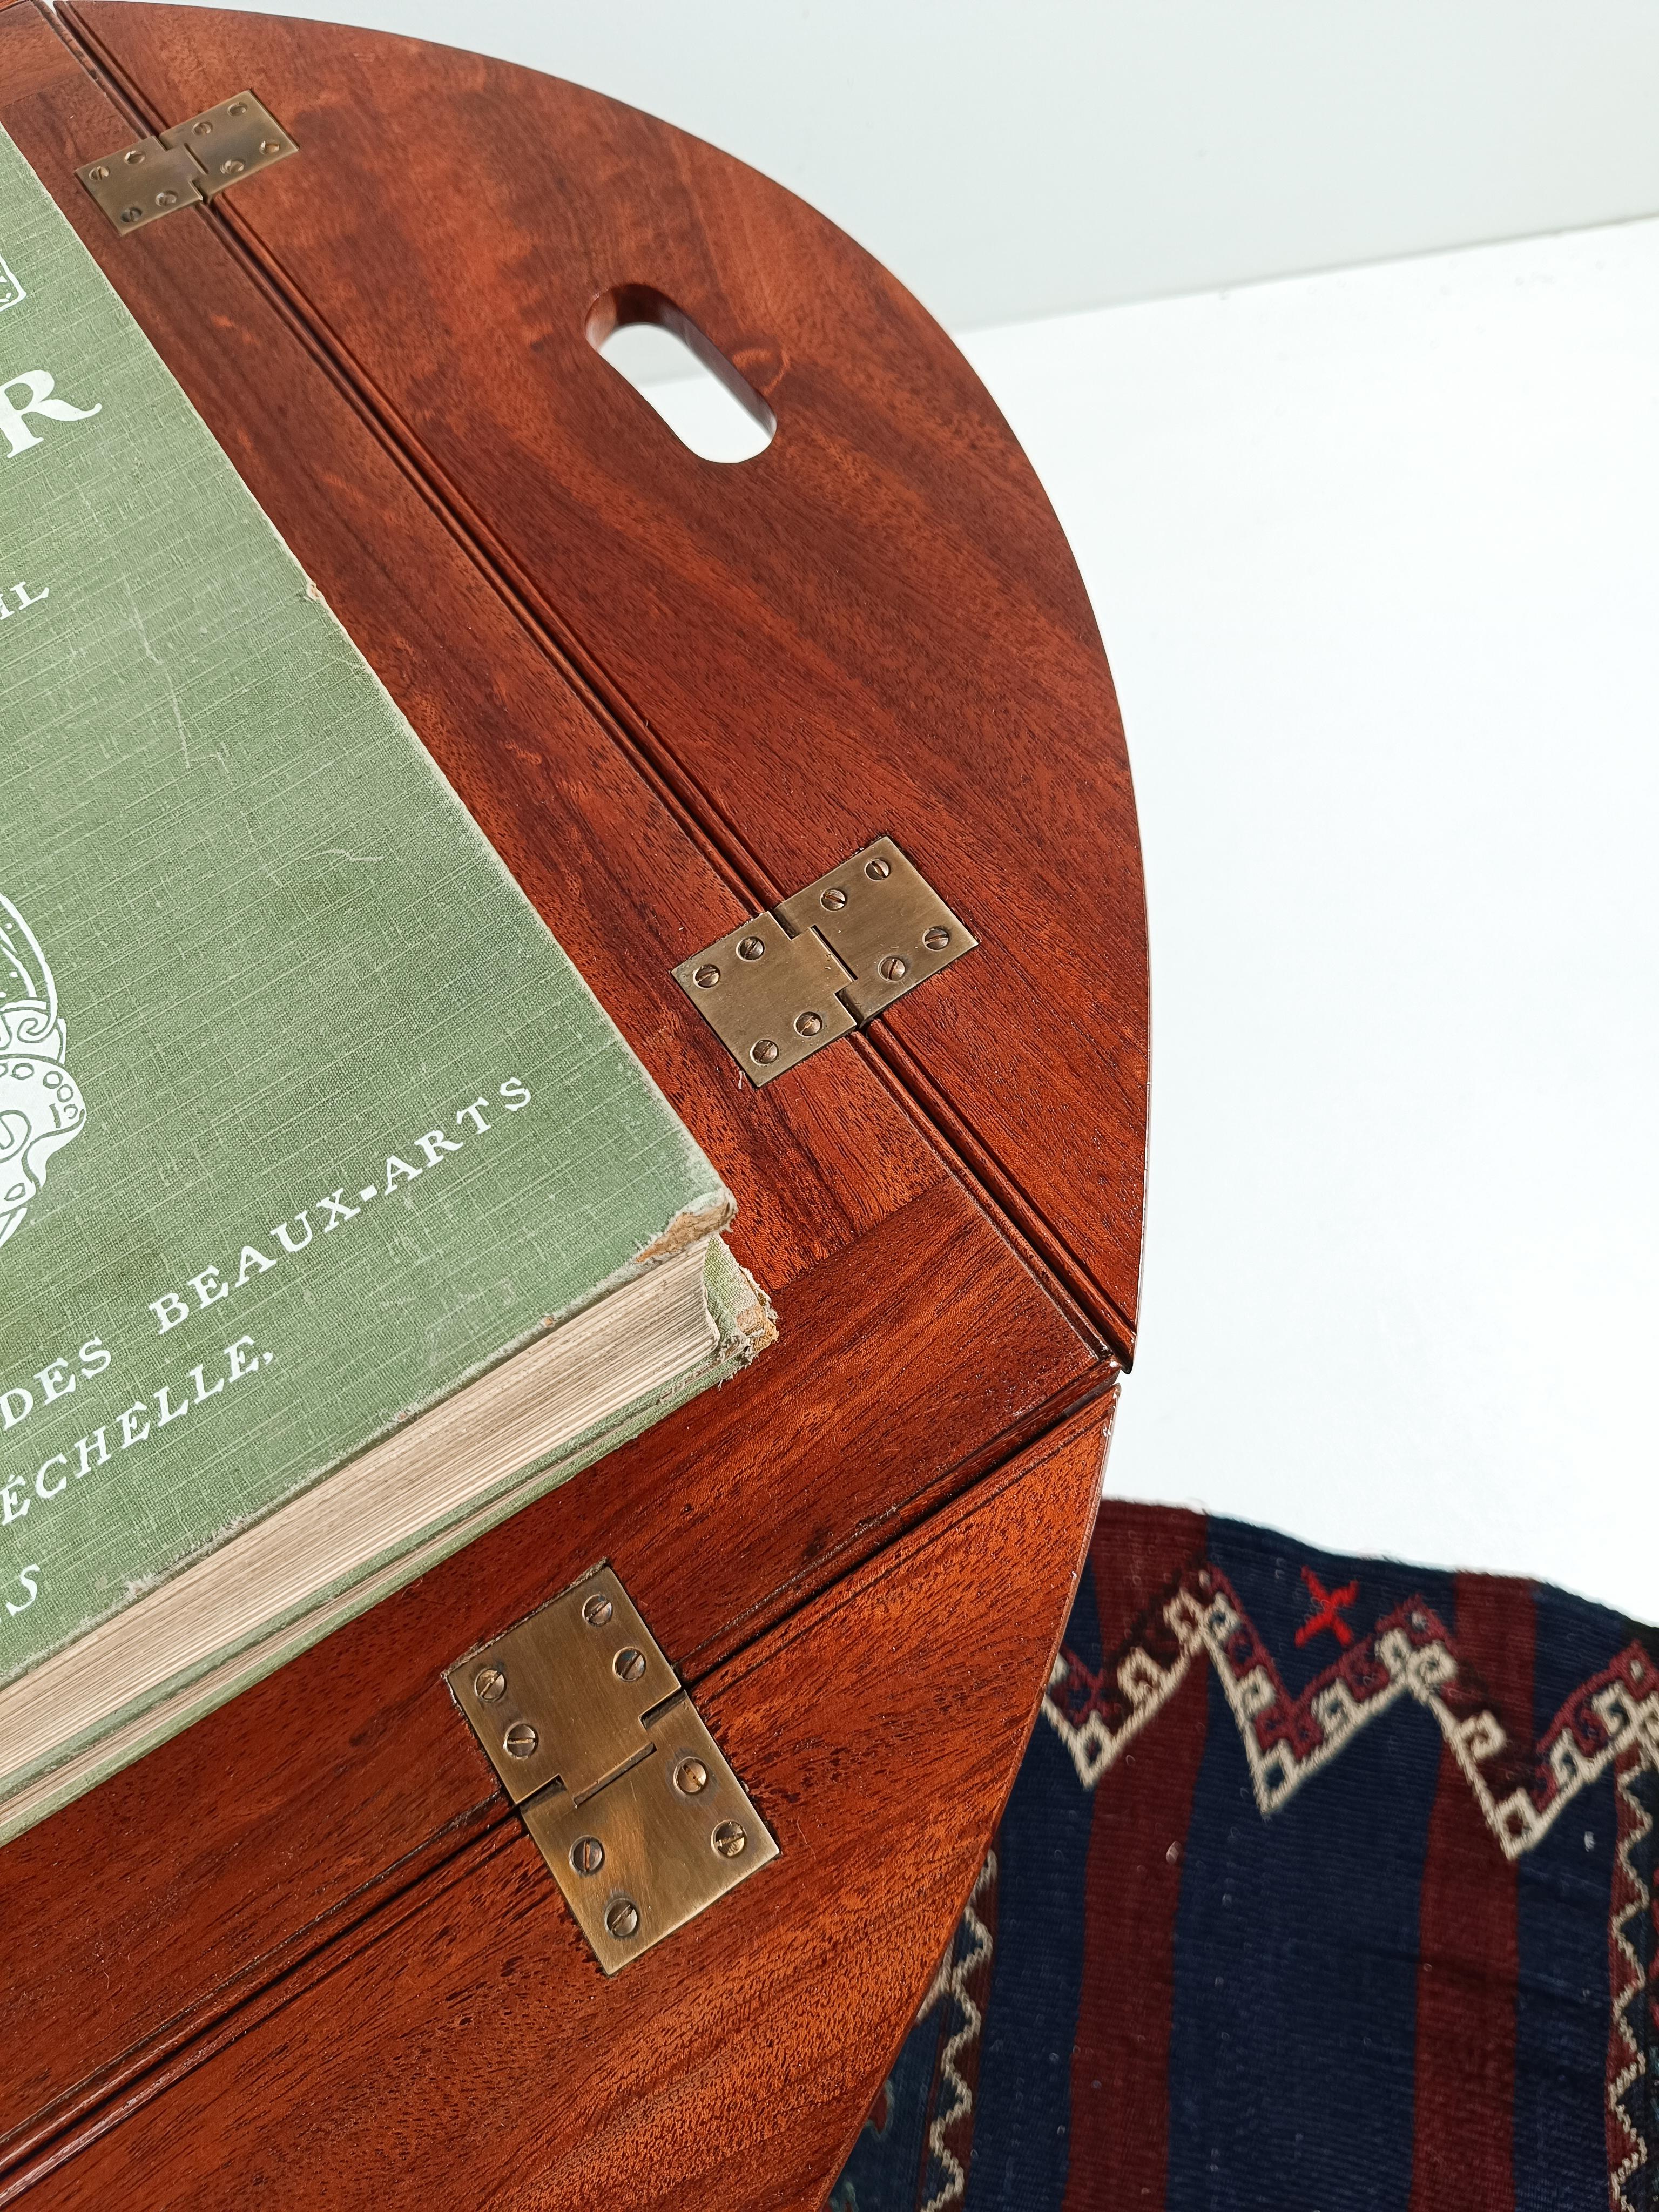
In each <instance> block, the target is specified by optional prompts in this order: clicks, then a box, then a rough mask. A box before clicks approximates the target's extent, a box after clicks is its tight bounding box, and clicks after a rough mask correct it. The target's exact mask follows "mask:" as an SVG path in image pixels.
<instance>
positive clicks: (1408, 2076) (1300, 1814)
mask: <svg viewBox="0 0 1659 2212" xmlns="http://www.w3.org/2000/svg"><path fill="white" fill-rule="evenodd" d="M1210 1557H1211V1559H1212V1563H1213V1564H1214V1565H1217V1566H1218V1567H1220V1568H1221V1570H1222V1571H1223V1572H1224V1573H1225V1575H1226V1576H1227V1577H1228V1579H1229V1580H1230V1581H1231V1583H1232V1585H1233V1587H1234V1589H1235V1590H1236V1592H1237V1596H1238V1599H1239V1601H1240V1603H1241V1605H1242V1607H1243V1611H1244V1612H1245V1613H1246V1614H1247V1615H1248V1616H1249V1619H1250V1620H1251V1621H1252V1622H1253V1623H1254V1625H1255V1629H1256V1630H1257V1632H1258V1633H1259V1634H1260V1635H1261V1638H1263V1639H1264V1641H1265V1642H1266V1644H1267V1647H1268V1648H1269V1650H1271V1651H1272V1652H1273V1657H1274V1660H1275V1662H1276V1663H1277V1665H1278V1667H1279V1672H1280V1674H1281V1677H1282V1679H1283V1680H1284V1682H1285V1686H1286V1688H1287V1690H1288V1691H1289V1692H1290V1693H1291V1695H1292V1696H1297V1695H1299V1694H1300V1692H1302V1691H1303V1690H1304V1688H1305V1687H1306V1686H1307V1685H1308V1683H1309V1682H1310V1680H1312V1679H1313V1678H1314V1677H1315V1676H1316V1674H1319V1673H1320V1672H1322V1670H1323V1669H1325V1668H1328V1667H1329V1666H1330V1665H1331V1663H1332V1662H1334V1660H1335V1659H1337V1658H1338V1657H1339V1656H1340V1652H1341V1650H1342V1649H1343V1647H1342V1645H1341V1644H1340V1642H1339V1640H1338V1638H1337V1636H1336V1633H1335V1632H1334V1630H1327V1631H1324V1632H1319V1633H1316V1634H1314V1635H1312V1636H1311V1638H1310V1641H1309V1642H1308V1644H1307V1645H1306V1646H1305V1648H1304V1649H1303V1650H1298V1649H1297V1645H1296V1632H1297V1629H1298V1628H1299V1627H1303V1626H1304V1625H1306V1624H1308V1623H1310V1620H1312V1619H1313V1617H1314V1616H1315V1615H1316V1613H1317V1611H1318V1609H1319V1608H1318V1604H1317V1601H1316V1599H1315V1598H1314V1597H1313V1596H1312V1595H1310V1589H1309V1586H1308V1584H1307V1583H1305V1582H1304V1579H1303V1577H1302V1573H1301V1570H1302V1568H1303V1567H1304V1565H1305V1566H1307V1567H1308V1568H1309V1569H1310V1572H1311V1573H1313V1574H1314V1575H1316V1577H1318V1579H1319V1581H1320V1583H1321V1584H1322V1587H1323V1589H1325V1590H1326V1591H1328V1592H1329V1591H1334V1590H1336V1589H1340V1588H1342V1587H1345V1586H1346V1583H1348V1582H1349V1581H1350V1580H1351V1579H1353V1578H1355V1577H1358V1583H1359V1587H1358V1594H1357V1595H1356V1597H1355V1599H1354V1600H1353V1601H1352V1603H1351V1604H1350V1605H1348V1606H1347V1607H1346V1609H1345V1610H1344V1612H1343V1614H1342V1617H1343V1618H1345V1619H1346V1620H1347V1622H1348V1623H1349V1624H1350V1626H1351V1628H1352V1631H1353V1632H1354V1633H1355V1634H1356V1635H1357V1636H1359V1637H1363V1636H1364V1635H1365V1634H1367V1633H1369V1632H1370V1630H1371V1629H1372V1628H1373V1627H1374V1626H1375V1625H1376V1621H1377V1620H1379V1618H1381V1617H1383V1615H1385V1614H1387V1613H1390V1612H1391V1611H1393V1610H1394V1609H1395V1607H1399V1606H1401V1604H1403V1603H1405V1602H1406V1601H1407V1600H1408V1599H1409V1598H1412V1597H1414V1596H1418V1595H1421V1596H1422V1597H1423V1598H1425V1600H1426V1601H1427V1602H1428V1604H1429V1605H1431V1607H1433V1608H1434V1610H1435V1611H1436V1612H1437V1613H1439V1614H1440V1616H1441V1618H1442V1620H1445V1621H1446V1622H1447V1624H1448V1626H1451V1625H1452V1624H1451V1608H1452V1602H1453V1585H1452V1583H1451V1580H1450V1578H1449V1577H1443V1576H1438V1575H1431V1574H1425V1573H1424V1572H1423V1571H1421V1570H1412V1569H1402V1568H1400V1567H1396V1566H1395V1565H1391V1564H1389V1563H1387V1562H1383V1561H1364V1562H1356V1561H1353V1560H1340V1559H1331V1558H1329V1557H1328V1555H1326V1554H1323V1553H1314V1552H1304V1551H1301V1550H1297V1551H1294V1552H1291V1551H1288V1550H1287V1549H1286V1548H1285V1547H1284V1540H1283V1539H1275V1538H1273V1537H1272V1536H1269V1535H1267V1534H1265V1533H1263V1532H1260V1531H1255V1530H1250V1529H1247V1528H1241V1527H1240V1526H1238V1525H1237V1524H1236V1523H1229V1522H1212V1523H1211V1532H1210ZM1209 1696H1210V1721H1209V1735H1208V1740H1207V1742H1206V1748H1205V1755H1204V1760H1203V1764H1202V1765H1201V1767H1200V1771H1199V1778H1198V1786H1197V1790H1196V1791H1195V1793H1194V1803H1193V1818H1192V1825H1191V1827H1190V1829H1189V1831H1188V1838H1187V1844H1186V1851H1185V1864H1184V1868H1183V1873H1182V1892H1181V1905H1180V1909H1179V1912H1178V1915H1177V1918H1176V1996H1175V2016H1174V2021H1173V2023H1172V2028H1171V2039H1170V2088H1171V2100H1172V2105H1171V2112H1170V2165H1169V2188H1168V2196H1167V2199H1166V2202H1167V2204H1168V2206H1169V2208H1170V2212H1263V2208H1264V2207H1273V2208H1274V2212H1279V2208H1284V2212H1301V2208H1308V2209H1309V2212H1312V2208H1317V2212H1407V2205H1408V2203H1409V2199H1410V2192H1411V2173H1412V2125H1413V2100H1414V2094H1415V2081H1414V2051H1415V2037H1416V2025H1417V1981H1418V1964H1417V1949H1418V1904H1419V1889H1420V1883H1421V1878H1422V1869H1423V1863H1424V1856H1425V1847H1426V1841H1427V1833H1428V1826H1429V1819H1430V1814H1431V1810H1432V1808H1433V1804H1434V1796H1435V1789H1436V1784H1437V1778H1438V1774H1439V1769H1440V1753H1441V1742H1442V1738H1441V1735H1440V1730H1439V1729H1438V1727H1437V1724H1436V1723H1435V1721H1434V1719H1433V1717H1432V1716H1431V1715H1430V1714H1429V1713H1427V1712H1425V1711H1424V1710H1423V1709H1422V1707H1421V1706H1420V1705H1417V1704H1416V1703H1415V1702H1414V1701H1413V1700H1412V1699H1408V1698H1402V1699H1400V1700H1399V1701H1398V1702H1397V1703H1396V1704H1395V1705H1393V1706H1392V1707H1391V1708H1390V1709H1389V1711H1386V1712H1383V1713H1382V1714H1380V1715H1379V1717H1377V1718H1376V1720H1374V1721H1372V1722H1371V1723H1369V1724H1368V1725H1367V1726H1366V1727H1365V1728H1364V1729H1362V1730H1361V1731H1360V1732H1359V1733H1358V1735H1357V1736H1355V1737H1354V1738H1353V1739H1352V1740H1351V1741H1349V1742H1348V1743H1347V1745H1346V1747H1345V1748H1344V1749H1343V1750H1342V1751H1341V1752H1340V1753H1339V1754H1338V1755H1337V1757H1336V1758H1335V1759H1334V1760H1333V1761H1332V1762H1331V1763H1330V1764H1329V1765H1327V1766H1326V1767H1324V1768H1323V1769H1322V1771H1318V1772H1315V1773H1312V1774H1310V1775H1309V1776H1308V1778H1306V1779H1305V1780H1304V1782H1303V1783H1302V1784H1301V1786H1300V1787H1299V1789H1298V1790H1297V1792H1296V1793H1295V1795H1293V1796H1291V1798H1290V1799H1289V1800H1288V1802H1285V1803H1284V1804H1282V1805H1281V1806H1280V1807H1279V1809H1277V1810H1276V1811H1275V1812H1273V1814H1272V1815H1271V1816H1270V1817H1267V1818H1264V1817H1263V1815H1262V1814H1261V1812H1260V1811H1259V1809H1258V1808H1257V1804H1256V1801H1255V1792H1254V1790H1253V1788H1252V1784H1251V1779H1250V1772H1249V1765H1248V1763H1247V1761H1246V1758H1245V1753H1244V1748H1243V1742H1242V1741H1241V1737H1240V1733H1239V1726H1238V1723H1237V1722H1236V1720H1235V1719H1234V1717H1233V1714H1232V1711H1231V1708H1230V1706H1229V1705H1228V1704H1227V1702H1226V1700H1225V1696H1224V1693H1223V1692H1222V1689H1221V1687H1220V1685H1219V1682H1218V1679H1217V1677H1216V1676H1215V1674H1214V1672H1213V1669H1212V1673H1211V1680H1210V1686H1209Z"/></svg>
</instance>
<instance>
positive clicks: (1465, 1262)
mask: <svg viewBox="0 0 1659 2212" xmlns="http://www.w3.org/2000/svg"><path fill="white" fill-rule="evenodd" d="M969 352H970V354H971V355H972V356H973V358H974V360H975V362H976V364H977V366H978V367H979V368H980V370H981V374H983V375H984V376H985V377H986V379H987V381H988V382H989V384H990V385H991V386H992V389H993V390H994V392H996V393H997V394H998V396H999V398H1000V399H1001V401H1002V403H1003V405H1004V407H1005V408H1006V410H1007V412H1008V414H1009V415H1010V416H1011V418H1012V421H1013V422H1014V425H1015V427H1016V428H1017V429H1018V431H1019V433H1020V435H1021V436H1022V438H1023V439H1024V442H1025V445H1026V447H1027V449H1028V451H1029V452H1030V453H1031V455H1032V458H1033V459H1035V461H1036V465H1037V466H1038V468H1039V470H1040V471H1042V474H1043V476H1044V477H1045V478H1046V480H1047V482H1048V487H1049V489H1050V492H1051V494H1052V495H1053V497H1054V501H1055V503H1056V505H1057V507H1058V508H1059V510H1060V518H1061V520H1062V521H1063V522H1064V523H1065V525H1066V529H1067V531H1068V532H1069V534H1070V536H1071V538H1072V542H1073V545H1074V547H1075V548H1076V550H1077V553H1078V556H1079V561H1080V562H1081V563H1082V566H1083V568H1084V571H1085V575H1086V576H1087V578H1088V580H1089V584H1090V587H1091V592H1092V594H1093V597H1094V600H1095V605H1096V609H1097V612H1098V615H1099V617H1100V621H1101V625H1102V628H1103V631H1104V633H1105V635H1106V641H1107V646H1108V649H1109V652H1110V653H1111V656H1112V660H1113V665H1114V668H1115V673H1116V676H1117V679H1118V684H1119V688H1120V691H1121V697H1122V703H1123V709H1124V715H1125V719H1126V722H1127V728H1128V732H1129V740H1130V751H1131V755H1132V757H1133V763H1134V769H1135V781H1136V790H1137V795H1138V798H1139V805H1140V810H1141V825H1142V833H1143V836H1144V839H1145V845H1146V870H1147V883H1148V895H1149V899H1150V905H1151V915H1152V981H1153V1060H1152V1067H1153V1077H1152V1083H1153V1106H1152V1194H1151V1208H1150V1212H1149V1217H1148V1235H1147V1244H1146V1303H1145V1328H1144V1334H1143V1337H1142V1348H1141V1357H1140V1359H1139V1363H1138V1365H1137V1369H1136V1371H1135V1373H1134V1374H1133V1376H1131V1378H1130V1380H1129V1382H1128V1383H1127V1386H1126V1389H1125V1391H1124V1407H1123V1412H1122V1414H1121V1420H1120V1426H1119V1434H1118V1438H1117V1443H1116V1445H1115V1449H1114V1455H1113V1460H1112V1464H1111V1468H1110V1469H1109V1486H1110V1487H1111V1488H1112V1489H1113V1490H1114V1491H1115V1492H1119V1493H1127V1494H1129V1495H1135V1496H1145V1497H1152V1498H1170V1499H1181V1498H1188V1499H1192V1500H1194V1501H1196V1502H1201V1503H1202V1504H1206V1505H1207V1506H1209V1507H1211V1508H1212V1509H1214V1510H1223V1511H1226V1512H1230V1513H1233V1514H1237V1515H1239V1516H1243V1517H1244V1518H1247V1519H1253V1520H1261V1521H1267V1522H1271V1523H1274V1524H1276V1525H1278V1526H1279V1527H1282V1528H1289V1529H1291V1530H1293V1531H1296V1532H1297V1533H1299V1534H1302V1535H1304V1536H1306V1537H1308V1538H1310V1539H1313V1540H1315V1541H1320V1542H1322V1543H1325V1544H1328V1545H1329V1546H1331V1547H1334V1548H1337V1549H1357V1550H1375V1551H1385V1552H1392V1553H1395V1554H1397V1555H1400V1556H1403V1557H1405V1558H1407V1559H1426V1560H1431V1561H1434V1562H1437V1563H1441V1564H1444V1565H1464V1566H1484V1567H1490V1568H1495V1569H1503V1570H1508V1571H1516V1572H1521V1573H1531V1574H1535V1575H1540V1576H1543V1577H1548V1578H1550V1579H1553V1580H1554V1581H1557V1582H1560V1583H1565V1584H1566V1585H1567V1586H1568V1587H1570V1588H1572V1589H1577V1590H1580V1591H1582V1592H1583V1593H1584V1594H1586V1595H1591V1596H1594V1597H1597V1598H1600V1599H1601V1600H1602V1601H1604V1602H1606V1603H1608V1604H1613V1605H1617V1606H1620V1607H1623V1608H1624V1609H1625V1610H1626V1611H1628V1612H1631V1613H1635V1614H1637V1615H1638V1617H1639V1618H1642V1619H1644V1620H1653V1619H1655V1618H1656V1617H1659V1452H1656V1449H1655V1443H1654V1433H1655V1418H1656V1415H1655V1405H1654V1395H1653V1391H1654V1384H1655V1382H1656V1379H1659V1358H1656V1353H1655V1348H1654V1347H1655V1344H1656V1341H1659V1158H1656V1155H1659V1127H1656V1103H1659V916H1656V903H1659V708H1656V684H1655V667H1654V662H1655V645H1656V639H1659V614H1656V611H1659V534H1656V526H1655V517H1656V515H1659V378H1656V364H1659V223H1644V224H1641V225H1633V226H1630V227H1627V228H1620V229H1616V230H1608V231H1602V232H1599V233H1595V232H1592V233H1586V234H1579V235H1578V236H1577V237H1573V238H1566V239H1554V240H1543V241H1535V242H1532V243H1528V244H1525V245H1520V246H1498V247H1489V248H1486V249H1484V250H1481V251H1477V252H1466V253H1461V254H1455V255H1449V256H1445V257H1443V258H1433V259H1425V260H1420V261H1416V262H1409V263H1401V264H1395V265H1393V266H1391V267H1388V268H1379V269H1370V270H1358V271H1353V272H1351V273H1346V274H1342V275H1338V276H1321V277H1312V278H1304V279H1299V280H1296V281H1294V282H1291V283H1283V284H1274V285H1266V286H1262V287H1260V288H1258V289H1253V290H1249V291H1244V292H1240V293H1237V294H1235V295H1232V296H1231V297H1221V298H1216V297H1211V298H1206V299H1194V300H1185V301H1169V302H1164V303H1159V304H1157V305H1154V306H1149V307H1121V308H1116V309H1112V310H1109V311H1107V312H1105V313H1097V314H1092V315H1086V316H1079V317H1077V318H1074V319H1067V320H1064V321H1057V322H1050V323H1047V324H1041V325H1024V326H1023V327H1020V328H1016V329H1012V330H1006V331H994V332H986V333H983V334H981V336H980V337H977V338H976V339H974V340H971V341H969Z"/></svg>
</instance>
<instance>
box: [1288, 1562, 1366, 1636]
mask: <svg viewBox="0 0 1659 2212" xmlns="http://www.w3.org/2000/svg"><path fill="white" fill-rule="evenodd" d="M1302 1579H1303V1581H1304V1583H1306V1584H1307V1585H1308V1595H1309V1596H1310V1598H1311V1599H1312V1600H1313V1606H1314V1609H1313V1611H1312V1612H1311V1613H1310V1614H1309V1615H1308V1618H1307V1619H1306V1620H1304V1622H1303V1624H1302V1626H1301V1627H1300V1628H1298V1629H1297V1632H1296V1641H1297V1649H1298V1650H1300V1649H1301V1647H1302V1645H1303V1644H1311V1643H1312V1642H1313V1640H1314V1638H1315V1637H1316V1636H1322V1635H1323V1634H1324V1632H1325V1631H1326V1630H1327V1629H1329V1630H1330V1632H1331V1634H1332V1635H1333V1636H1334V1637H1335V1638H1336V1640H1337V1642H1338V1643H1339V1644H1340V1645H1341V1646H1342V1649H1343V1650H1345V1651H1346V1650H1347V1648H1348V1646H1349V1645H1350V1644H1352V1642H1353V1631H1352V1628H1350V1627H1349V1626H1348V1624H1347V1622H1346V1620H1343V1618H1342V1609H1343V1607H1345V1606H1350V1605H1354V1604H1357V1603H1358V1598H1359V1585H1358V1583H1343V1585H1342V1587H1341V1589H1334V1590H1328V1589H1326V1588H1325V1585H1324V1584H1323V1583H1322V1582H1321V1581H1320V1579H1319V1577H1318V1576H1317V1575H1316V1573H1315V1572H1314V1571H1313V1569H1312V1568H1311V1567H1304V1568H1303V1570H1302Z"/></svg>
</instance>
